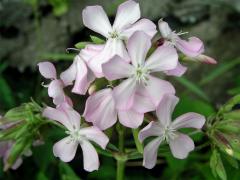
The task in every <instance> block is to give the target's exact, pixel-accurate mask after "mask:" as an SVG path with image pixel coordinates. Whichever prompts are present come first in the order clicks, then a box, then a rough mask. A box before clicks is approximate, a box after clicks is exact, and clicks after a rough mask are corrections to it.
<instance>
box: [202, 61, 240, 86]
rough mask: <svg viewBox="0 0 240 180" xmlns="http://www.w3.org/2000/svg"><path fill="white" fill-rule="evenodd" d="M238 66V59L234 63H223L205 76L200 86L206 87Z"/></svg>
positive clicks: (239, 62)
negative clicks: (205, 85)
mask: <svg viewBox="0 0 240 180" xmlns="http://www.w3.org/2000/svg"><path fill="white" fill-rule="evenodd" d="M237 64H240V58H237V59H235V60H233V61H226V63H222V64H221V65H219V66H218V67H216V68H215V69H214V70H213V71H212V72H211V73H209V74H207V75H205V77H204V78H203V79H202V80H201V82H200V84H201V85H204V84H207V83H209V82H211V81H213V80H215V79H216V78H218V77H221V75H223V74H224V73H226V72H228V71H229V70H230V69H232V68H234V67H236V65H237Z"/></svg>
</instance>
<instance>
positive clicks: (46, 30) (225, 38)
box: [0, 0, 240, 180]
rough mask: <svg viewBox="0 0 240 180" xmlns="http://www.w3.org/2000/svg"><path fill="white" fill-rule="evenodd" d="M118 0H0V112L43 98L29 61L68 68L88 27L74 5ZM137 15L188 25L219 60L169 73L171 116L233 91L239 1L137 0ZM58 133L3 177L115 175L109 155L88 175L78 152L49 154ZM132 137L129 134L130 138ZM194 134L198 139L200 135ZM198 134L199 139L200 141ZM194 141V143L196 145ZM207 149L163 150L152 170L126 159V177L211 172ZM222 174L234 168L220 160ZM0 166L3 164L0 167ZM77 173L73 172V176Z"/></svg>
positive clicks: (107, 5) (205, 109)
mask: <svg viewBox="0 0 240 180" xmlns="http://www.w3.org/2000/svg"><path fill="white" fill-rule="evenodd" d="M121 2H123V0H1V1H0V113H1V114H3V113H4V112H5V111H6V110H8V109H9V108H12V107H14V106H17V105H19V104H21V103H23V102H28V101H29V100H30V97H33V98H34V99H35V100H36V101H37V102H39V103H42V102H45V103H49V104H50V101H49V99H48V97H47V92H46V89H45V88H43V87H42V86H41V83H42V81H43V79H42V78H41V76H40V75H39V73H38V71H37V67H36V64H37V62H39V61H42V60H50V61H53V62H56V63H55V64H57V69H58V71H59V72H60V71H61V70H63V69H65V68H67V67H68V66H69V65H70V64H71V61H72V55H70V54H67V53H66V51H65V49H66V48H68V47H73V46H74V44H76V43H77V42H79V41H84V40H89V35H91V34H94V33H92V32H91V31H90V30H88V29H86V28H85V27H84V26H83V24H82V18H81V11H82V9H83V8H84V7H85V6H86V5H95V4H99V5H102V6H103V7H104V9H105V10H106V12H107V13H108V15H109V16H110V17H112V18H114V14H115V12H116V8H117V6H118V5H119V4H120V3H121ZM139 3H140V6H141V10H142V16H143V17H147V18H149V19H151V20H153V21H154V22H156V23H157V21H158V19H160V18H164V19H165V20H166V21H167V22H169V24H170V25H171V27H172V28H173V29H175V30H177V31H180V30H183V31H187V32H189V35H190V36H193V35H194V36H197V37H199V38H200V39H202V40H203V41H204V42H205V49H206V52H207V54H208V55H210V56H212V57H214V58H216V59H217V61H218V64H217V65H216V66H213V65H203V64H190V68H189V71H188V72H187V73H186V75H185V76H184V78H169V79H170V81H171V82H173V83H174V85H175V86H176V89H177V94H178V96H180V97H181V102H180V104H179V105H178V106H177V110H176V112H175V114H176V115H178V114H181V113H184V112H188V111H194V112H199V113H202V114H204V115H206V116H208V115H211V114H212V113H213V112H214V111H215V110H216V108H218V107H219V106H220V105H221V104H223V103H224V102H225V101H226V100H227V99H229V97H231V96H232V95H235V94H238V93H240V74H239V72H240V71H239V68H240V65H239V64H240V49H239V45H240V44H239V42H240V1H239V0H139ZM74 97H75V99H76V98H77V100H78V104H77V107H76V108H77V109H79V110H80V111H82V110H83V109H84V99H85V98H86V97H79V96H74ZM61 133H62V132H61V131H59V130H58V129H57V128H56V129H54V131H52V134H48V135H46V136H47V137H46V139H48V141H46V143H45V144H44V145H43V146H40V147H35V148H33V155H32V156H31V157H28V158H25V159H24V163H23V165H22V166H21V167H20V168H19V169H18V170H16V171H12V170H10V171H8V172H5V173H4V172H2V171H0V178H2V179H18V178H19V177H21V179H39V180H40V179H41V180H42V179H43V180H45V179H64V180H66V179H79V178H82V179H86V178H88V179H114V177H115V161H114V160H113V159H110V158H101V168H100V170H99V171H98V172H94V173H91V174H88V173H86V172H85V171H83V170H82V157H81V155H80V154H81V153H78V154H79V156H77V157H76V158H75V159H74V161H73V162H71V163H70V164H65V163H62V162H60V161H59V160H57V159H56V158H54V157H53V154H52V144H53V142H55V141H56V140H57V139H56V137H59V134H61ZM131 138H132V137H131V136H130V135H129V138H128V137H126V139H127V140H128V139H129V143H131V141H130V139H131ZM195 138H196V139H198V138H201V137H199V136H196V137H195ZM203 141H204V139H203V140H202V142H203ZM196 145H198V144H196ZM209 156H210V151H209V149H208V148H203V149H202V150H201V151H197V152H194V153H192V154H191V155H190V157H189V158H188V159H186V160H176V159H174V158H172V157H171V156H170V155H169V156H167V158H164V159H162V160H160V161H159V162H158V165H157V166H156V167H155V168H154V169H153V170H151V171H150V170H146V169H144V168H143V167H141V162H129V163H128V164H127V170H126V177H127V179H138V180H139V179H146V178H147V179H159V178H161V179H191V180H192V179H196V180H197V179H214V178H213V176H212V174H211V170H210V167H209ZM225 167H226V169H227V174H228V177H229V179H239V178H240V173H239V172H238V171H236V170H233V169H232V168H230V166H228V165H226V166H225ZM1 169H2V168H1ZM78 176H79V177H78Z"/></svg>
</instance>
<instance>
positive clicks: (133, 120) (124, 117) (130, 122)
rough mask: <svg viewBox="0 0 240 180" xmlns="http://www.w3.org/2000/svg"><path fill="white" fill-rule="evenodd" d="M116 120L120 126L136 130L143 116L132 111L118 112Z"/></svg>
mask: <svg viewBox="0 0 240 180" xmlns="http://www.w3.org/2000/svg"><path fill="white" fill-rule="evenodd" d="M118 118H119V121H120V123H121V124H122V125H124V126H126V127H129V128H138V127H139V126H140V125H141V124H142V122H143V118H144V114H143V113H137V112H135V111H134V110H127V111H121V110H119V111H118Z"/></svg>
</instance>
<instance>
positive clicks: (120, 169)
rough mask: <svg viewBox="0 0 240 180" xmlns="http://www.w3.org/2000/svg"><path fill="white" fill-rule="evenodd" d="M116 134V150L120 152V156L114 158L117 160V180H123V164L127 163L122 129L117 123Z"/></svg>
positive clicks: (123, 130)
mask: <svg viewBox="0 0 240 180" xmlns="http://www.w3.org/2000/svg"><path fill="white" fill-rule="evenodd" d="M117 132H118V148H119V151H120V154H119V155H118V156H116V157H115V158H116V160H117V177H116V179H117V180H124V172H125V163H126V161H127V158H126V156H125V154H124V151H125V150H124V132H125V129H124V127H123V126H122V125H121V124H120V123H118V124H117Z"/></svg>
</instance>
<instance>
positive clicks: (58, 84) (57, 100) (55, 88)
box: [48, 79, 66, 105]
mask: <svg viewBox="0 0 240 180" xmlns="http://www.w3.org/2000/svg"><path fill="white" fill-rule="evenodd" d="M48 95H49V96H50V97H52V98H53V103H54V104H55V105H59V104H61V103H63V102H65V100H66V98H65V94H64V91H63V83H62V81H60V80H58V79H55V80H53V81H52V82H51V83H50V84H49V86H48Z"/></svg>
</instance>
